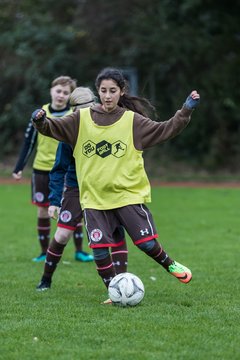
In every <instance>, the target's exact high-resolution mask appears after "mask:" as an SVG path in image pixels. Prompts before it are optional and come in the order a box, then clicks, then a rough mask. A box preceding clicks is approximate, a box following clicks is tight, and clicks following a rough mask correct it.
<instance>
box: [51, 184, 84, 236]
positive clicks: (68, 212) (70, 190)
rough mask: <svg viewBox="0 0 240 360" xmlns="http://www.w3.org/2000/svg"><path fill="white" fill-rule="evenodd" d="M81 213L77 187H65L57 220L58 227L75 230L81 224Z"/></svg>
mask: <svg viewBox="0 0 240 360" xmlns="http://www.w3.org/2000/svg"><path fill="white" fill-rule="evenodd" d="M82 219H83V212H82V208H81V205H80V201H79V189H78V187H68V186H67V187H66V188H65V190H64V193H63V199H62V205H61V211H60V214H59V218H58V223H57V226H58V227H62V228H65V229H69V230H73V231H74V230H76V228H77V225H78V224H81V222H82Z"/></svg>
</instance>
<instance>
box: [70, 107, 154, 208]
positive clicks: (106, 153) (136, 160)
mask: <svg viewBox="0 0 240 360" xmlns="http://www.w3.org/2000/svg"><path fill="white" fill-rule="evenodd" d="M133 116H134V113H133V112H132V111H125V113H124V114H123V116H122V117H121V118H120V119H119V120H118V121H117V122H115V123H114V124H112V125H108V126H99V125H97V124H95V123H94V122H93V120H92V118H91V115H90V108H86V109H81V110H80V127H79V134H78V139H77V142H76V146H75V148H74V153H73V154H74V157H75V160H76V173H77V177H78V181H79V184H80V202H81V205H82V208H83V209H84V208H93V209H98V210H109V209H114V208H119V207H122V206H126V205H129V204H142V203H146V202H150V201H151V194H150V184H149V181H148V177H147V175H146V172H145V169H144V162H143V157H142V151H139V150H136V149H135V147H134V143H133Z"/></svg>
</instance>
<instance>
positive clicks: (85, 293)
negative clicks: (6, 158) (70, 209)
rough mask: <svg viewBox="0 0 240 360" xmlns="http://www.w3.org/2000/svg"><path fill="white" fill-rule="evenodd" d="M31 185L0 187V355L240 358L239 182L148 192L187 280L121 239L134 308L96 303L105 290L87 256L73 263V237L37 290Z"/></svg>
mask: <svg viewBox="0 0 240 360" xmlns="http://www.w3.org/2000/svg"><path fill="white" fill-rule="evenodd" d="M29 192H30V189H29V186H28V185H0V199H1V206H0V219H1V273H0V277H1V282H0V284H1V285H0V286H1V292H0V297H1V298H0V307H1V310H0V328H1V333H0V359H4V360H8V359H9V360H10V359H20V360H28V359H29V360H30V359H31V360H32V359H35V360H38V359H50V360H52V359H58V360H65V359H70V360H75V359H84V360H85V359H89V360H91V359H94V360H110V359H111V360H122V359H131V360H145V359H146V360H155V359H161V360H168V359H171V360H175V359H177V360H182V359H184V360H192V359H194V360H198V359H199V360H202V359H208V360H209V359H210V360H211V359H219V360H225V359H231V360H233V359H236V360H237V359H239V358H240V350H239V347H238V346H239V338H240V326H239V324H240V305H239V304H240V303H239V288H240V281H239V280H240V275H239V269H238V266H239V260H238V258H239V250H240V224H239V213H240V206H239V205H240V189H227V188H217V189H208V188H199V189H197V188H177V187H171V188H170V187H159V188H154V189H153V192H152V195H153V196H152V197H153V202H152V204H151V205H150V209H151V211H152V213H153V216H154V219H155V222H156V225H157V228H158V232H159V236H160V237H159V239H160V241H161V242H162V244H163V246H164V248H165V250H167V251H168V253H169V255H170V256H171V257H173V258H175V259H176V260H177V261H179V262H182V263H183V264H185V265H187V266H188V267H190V268H191V270H192V272H193V280H192V282H191V283H190V284H187V285H185V284H181V283H180V282H178V281H177V280H176V279H175V278H174V277H172V276H171V275H169V274H168V273H167V272H166V271H165V270H164V269H163V268H161V267H159V265H157V264H156V263H155V262H153V261H152V260H151V259H149V258H147V257H146V256H145V255H144V254H143V253H142V252H140V251H139V250H138V249H137V248H135V247H133V245H132V244H131V241H130V239H128V244H129V252H130V254H129V268H128V270H129V271H130V272H133V273H135V274H136V275H138V276H139V277H140V278H141V279H142V281H143V283H144V285H145V291H146V293H145V297H144V299H143V301H142V303H141V304H140V305H138V306H136V307H133V308H119V307H116V306H111V305H110V306H104V305H100V302H101V301H102V300H105V299H106V291H105V288H104V286H103V284H102V282H101V280H100V278H99V277H98V275H97V273H96V270H95V266H94V264H93V263H88V264H82V263H77V262H75V261H74V260H73V252H74V247H73V243H72V241H71V242H70V243H69V244H68V246H67V248H66V250H65V253H64V256H63V261H62V262H61V263H60V264H59V266H58V269H57V271H56V273H55V275H54V278H53V285H52V289H51V290H50V291H48V292H43V293H38V292H36V291H35V287H36V285H37V283H38V282H39V280H40V277H41V274H42V269H43V264H42V263H41V264H36V263H32V262H31V258H32V257H34V256H36V255H38V253H39V246H38V243H37V240H36V234H35V224H36V209H35V208H34V207H33V206H32V205H31V204H30V201H29V198H30V194H29ZM54 229H55V224H54V226H53V230H54ZM85 244H86V241H85ZM85 249H87V245H85Z"/></svg>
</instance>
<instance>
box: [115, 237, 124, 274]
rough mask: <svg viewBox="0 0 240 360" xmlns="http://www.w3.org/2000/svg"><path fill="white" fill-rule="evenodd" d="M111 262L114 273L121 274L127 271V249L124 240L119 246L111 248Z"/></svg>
mask: <svg viewBox="0 0 240 360" xmlns="http://www.w3.org/2000/svg"><path fill="white" fill-rule="evenodd" d="M112 262H113V266H114V268H115V271H116V274H121V273H123V272H126V271H127V265H128V250H127V244H126V242H124V244H123V245H121V246H118V247H114V248H112Z"/></svg>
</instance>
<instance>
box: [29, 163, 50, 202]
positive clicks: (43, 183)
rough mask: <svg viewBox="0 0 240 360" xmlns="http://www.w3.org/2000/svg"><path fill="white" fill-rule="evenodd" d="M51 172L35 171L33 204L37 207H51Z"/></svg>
mask: <svg viewBox="0 0 240 360" xmlns="http://www.w3.org/2000/svg"><path fill="white" fill-rule="evenodd" d="M48 196H49V171H43V170H36V169H33V173H32V203H33V204H34V205H37V206H42V207H48V206H49V200H48Z"/></svg>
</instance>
